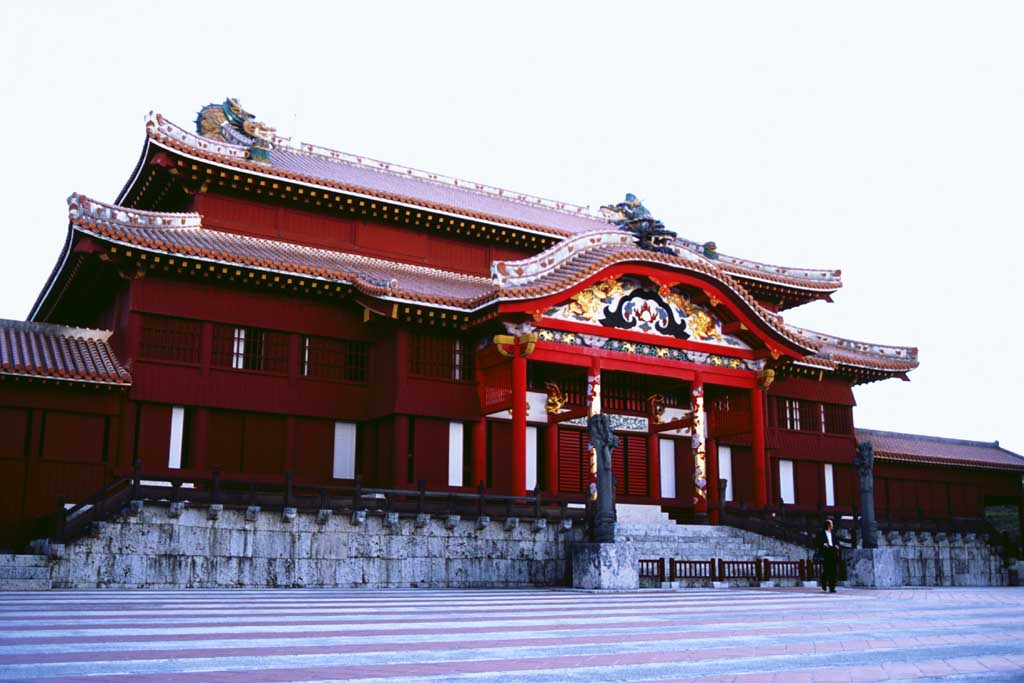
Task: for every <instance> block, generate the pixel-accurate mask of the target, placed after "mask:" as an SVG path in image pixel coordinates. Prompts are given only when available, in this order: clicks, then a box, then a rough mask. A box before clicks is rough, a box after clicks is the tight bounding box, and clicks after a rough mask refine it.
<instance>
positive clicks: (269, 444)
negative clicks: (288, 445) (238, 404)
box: [242, 413, 285, 475]
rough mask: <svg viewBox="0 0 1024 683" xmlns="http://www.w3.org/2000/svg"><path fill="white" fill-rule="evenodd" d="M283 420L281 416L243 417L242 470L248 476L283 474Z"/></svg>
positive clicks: (252, 415) (251, 415) (250, 415)
mask: <svg viewBox="0 0 1024 683" xmlns="http://www.w3.org/2000/svg"><path fill="white" fill-rule="evenodd" d="M284 455H285V418H284V416H282V415H266V414H259V413H257V414H249V415H246V416H245V436H244V444H243V448H242V458H243V460H242V468H243V470H244V471H245V472H247V473H249V474H267V475H283V474H284Z"/></svg>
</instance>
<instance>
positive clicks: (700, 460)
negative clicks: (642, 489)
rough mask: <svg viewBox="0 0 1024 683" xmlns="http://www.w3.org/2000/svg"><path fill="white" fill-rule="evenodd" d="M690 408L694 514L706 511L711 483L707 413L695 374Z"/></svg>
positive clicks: (701, 390) (691, 388) (699, 382)
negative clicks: (699, 480) (701, 480)
mask: <svg viewBox="0 0 1024 683" xmlns="http://www.w3.org/2000/svg"><path fill="white" fill-rule="evenodd" d="M690 406H691V408H692V409H693V427H691V432H692V437H691V441H692V444H693V478H692V481H691V482H690V486H691V487H692V488H691V489H690V490H692V491H693V498H694V499H695V501H696V502H695V503H694V506H693V509H694V512H707V511H708V498H707V492H708V488H709V487H710V485H711V483H710V481H708V470H707V439H706V437H705V436H704V435H705V433H706V432H707V430H706V425H705V423H706V420H707V412H706V411H705V409H704V379H703V378H702V377H701V376H700V373H697V376H696V377H694V379H693V384H692V386H691V387H690ZM698 479H703V480H704V482H705V483H704V488H703V490H702V489H701V488H700V486H699V485H698V484H697V480H698Z"/></svg>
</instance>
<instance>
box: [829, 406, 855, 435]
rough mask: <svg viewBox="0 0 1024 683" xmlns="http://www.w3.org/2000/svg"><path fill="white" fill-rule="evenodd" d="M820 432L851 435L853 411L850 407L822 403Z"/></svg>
mask: <svg viewBox="0 0 1024 683" xmlns="http://www.w3.org/2000/svg"><path fill="white" fill-rule="evenodd" d="M821 408H822V416H823V418H824V419H823V424H822V428H821V431H823V432H827V433H828V434H853V409H852V408H851V407H850V406H844V405H836V404H832V403H823V404H822V406H821Z"/></svg>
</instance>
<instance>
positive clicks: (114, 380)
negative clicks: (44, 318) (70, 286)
mask: <svg viewBox="0 0 1024 683" xmlns="http://www.w3.org/2000/svg"><path fill="white" fill-rule="evenodd" d="M109 338H110V332H108V331H105V330H87V329H82V328H78V327H64V326H62V325H49V324H46V323H31V322H22V321H18V320H0V375H7V376H21V377H31V378H40V379H51V380H64V381H78V382H89V383H94V384H117V385H128V384H131V381H132V376H131V375H130V374H128V371H127V370H125V369H124V367H122V365H121V363H120V361H118V359H117V357H116V356H115V355H114V352H113V351H111V349H110V346H109V345H108V344H107V340H108V339H109Z"/></svg>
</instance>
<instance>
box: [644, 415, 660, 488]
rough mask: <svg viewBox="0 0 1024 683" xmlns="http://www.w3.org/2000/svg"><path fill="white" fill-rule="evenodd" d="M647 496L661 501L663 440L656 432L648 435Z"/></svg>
mask: <svg viewBox="0 0 1024 683" xmlns="http://www.w3.org/2000/svg"><path fill="white" fill-rule="evenodd" d="M648 419H650V418H648ZM652 426H653V425H652ZM647 495H648V496H650V497H651V498H653V499H655V500H661V440H660V438H659V435H658V434H657V433H655V432H651V433H649V434H648V435H647Z"/></svg>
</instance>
